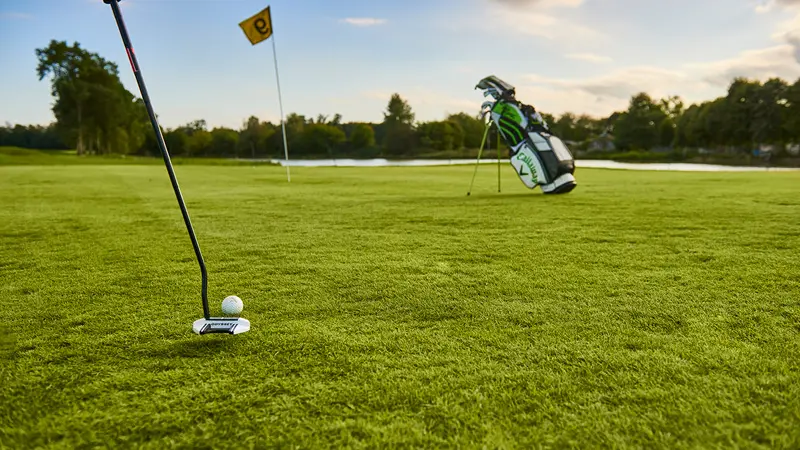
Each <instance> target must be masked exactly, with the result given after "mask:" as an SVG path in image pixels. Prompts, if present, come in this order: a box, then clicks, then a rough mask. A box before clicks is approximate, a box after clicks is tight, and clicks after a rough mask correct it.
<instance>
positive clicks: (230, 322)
mask: <svg viewBox="0 0 800 450" xmlns="http://www.w3.org/2000/svg"><path fill="white" fill-rule="evenodd" d="M192 331H194V332H195V333H196V334H212V333H223V334H240V333H246V332H248V331H250V321H249V320H247V319H243V318H241V317H212V318H210V319H205V318H203V319H197V320H195V321H194V323H193V324H192Z"/></svg>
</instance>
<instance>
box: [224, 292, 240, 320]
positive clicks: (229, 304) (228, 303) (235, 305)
mask: <svg viewBox="0 0 800 450" xmlns="http://www.w3.org/2000/svg"><path fill="white" fill-rule="evenodd" d="M242 308H244V303H242V299H240V298H239V297H237V296H235V295H229V296H227V297H225V300H223V301H222V312H223V314H227V315H229V316H235V315H237V314H239V313H241V312H242Z"/></svg>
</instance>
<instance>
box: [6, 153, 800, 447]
mask: <svg viewBox="0 0 800 450" xmlns="http://www.w3.org/2000/svg"><path fill="white" fill-rule="evenodd" d="M472 170H473V169H472V167H471V166H463V167H429V168H371V169H359V168H306V169H300V168H293V169H292V183H291V184H289V183H287V182H286V179H285V170H284V169H283V168H280V167H268V166H261V167H226V166H219V167H216V166H214V167H207V166H183V167H178V168H176V171H177V174H178V178H179V181H180V183H181V188H182V189H183V192H184V195H185V196H186V200H187V203H188V207H189V212H190V214H191V216H192V220H193V222H194V225H195V227H196V230H197V233H198V236H199V239H200V244H201V247H202V250H203V252H204V255H205V258H206V262H207V264H208V267H209V272H210V297H211V299H212V306H213V308H214V312H215V314H219V302H220V301H221V300H222V298H223V297H224V296H226V295H229V294H237V295H239V296H241V297H242V299H243V300H244V303H245V310H244V314H243V315H244V317H246V318H248V319H250V320H251V321H252V323H253V329H252V331H251V332H250V333H246V334H242V335H238V336H218V335H211V336H202V337H200V336H196V335H194V334H192V333H191V323H192V321H193V320H195V319H197V318H199V317H200V316H201V309H200V289H199V288H200V277H199V270H198V268H197V264H196V262H195V260H194V254H193V252H192V248H191V245H190V242H189V238H188V237H187V235H186V230H185V228H184V225H183V223H182V221H181V216H180V212H179V210H178V208H177V204H176V201H175V197H174V194H173V193H172V191H171V188H170V185H169V180H168V178H167V176H166V174H165V171H164V168H163V166H162V167H158V166H150V165H105V166H97V165H83V166H78V165H74V166H55V165H52V166H21V165H18V166H5V167H0V205H2V208H0V282H2V283H0V301H2V308H0V323H2V324H4V328H5V330H4V331H3V332H2V333H1V334H0V336H2V342H0V349H2V350H0V351H2V352H3V355H2V358H0V361H2V371H1V372H0V399H2V401H0V447H3V448H34V447H48V448H95V447H104V448H154V449H155V448H158V449H162V448H193V449H196V448H242V447H244V448H252V447H255V448H343V447H345V448H412V447H413V448H420V447H425V448H431V447H434V448H436V447H441V448H454V447H456V448H520V449H527V448H540V447H541V448H596V447H602V448H611V447H613V448H669V449H675V448H770V449H773V448H798V447H800V374H799V373H798V369H799V368H800V306H799V305H798V303H799V301H798V299H800V257H799V256H798V248H800V220H799V219H800V197H798V186H800V173H659V172H633V171H631V172H627V171H612V170H589V169H579V170H578V172H577V174H576V175H577V177H578V181H579V184H580V185H579V187H578V188H577V189H576V190H575V191H573V192H572V193H570V194H568V195H565V196H544V195H541V194H540V193H539V191H538V190H537V191H535V192H531V191H528V190H526V189H525V188H524V187H523V186H522V185H521V183H520V182H519V181H518V180H517V179H516V176H515V174H514V173H513V171H512V169H511V168H510V167H508V166H507V165H504V166H503V192H502V193H500V194H498V193H497V192H496V185H495V180H494V176H495V174H496V172H495V169H494V167H481V168H480V170H479V176H478V179H477V181H476V183H475V189H474V193H473V195H472V196H471V197H467V196H466V195H465V194H466V189H467V187H468V185H469V180H470V176H471V175H472Z"/></svg>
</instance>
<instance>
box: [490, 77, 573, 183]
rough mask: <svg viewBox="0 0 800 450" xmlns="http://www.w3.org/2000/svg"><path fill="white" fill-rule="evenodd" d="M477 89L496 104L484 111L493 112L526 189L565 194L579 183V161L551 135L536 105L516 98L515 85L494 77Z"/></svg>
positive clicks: (496, 124) (512, 162)
mask: <svg viewBox="0 0 800 450" xmlns="http://www.w3.org/2000/svg"><path fill="white" fill-rule="evenodd" d="M475 89H482V90H483V91H484V93H483V96H484V97H489V96H491V97H492V98H493V99H494V101H487V102H485V103H484V104H483V105H482V107H481V111H483V113H484V114H487V113H490V114H491V120H492V122H494V124H495V126H496V127H497V130H498V131H499V134H500V136H501V137H502V138H503V141H504V142H505V143H506V145H508V146H509V148H510V153H511V158H510V161H511V165H512V166H513V167H514V170H515V171H516V172H517V175H518V176H519V179H520V180H521V181H522V183H523V184H525V186H527V187H528V188H530V189H534V188H535V187H536V186H541V188H542V192H544V193H545V194H565V193H567V192H570V191H572V190H573V189H574V188H575V186H576V185H577V183H576V182H575V176H574V175H573V174H574V173H575V161H574V159H573V157H572V154H571V153H570V151H569V149H568V148H567V146H566V145H565V144H564V142H563V141H561V139H559V138H558V137H557V136H555V135H553V134H552V133H550V129H549V127H548V125H547V122H546V121H545V120H544V118H542V116H541V114H539V112H537V111H536V110H535V109H534V108H533V107H532V106H530V105H526V104H524V103H521V102H520V101H518V100H517V99H516V98H515V95H516V91H515V89H514V86H511V85H510V84H508V83H506V82H505V81H503V80H500V79H499V78H497V77H496V76H494V75H490V76H488V77H486V78H484V79H482V80H481V81H480V82H479V83H478V84H477V85H476V86H475Z"/></svg>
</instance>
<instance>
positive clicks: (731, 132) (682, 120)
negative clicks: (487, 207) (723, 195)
mask: <svg viewBox="0 0 800 450" xmlns="http://www.w3.org/2000/svg"><path fill="white" fill-rule="evenodd" d="M36 56H37V58H38V66H37V70H36V72H37V75H38V77H39V80H44V79H45V78H48V77H49V79H50V83H51V91H52V95H53V98H54V103H53V108H52V110H53V113H54V116H55V119H56V120H55V122H53V123H51V124H49V125H47V126H43V125H28V126H23V125H16V126H13V127H12V126H10V125H6V126H5V127H0V145H10V146H18V147H27V148H52V149H59V148H74V149H77V152H78V154H129V155H154V156H155V155H159V149H158V145H157V143H156V141H155V136H154V134H153V132H152V128H151V125H150V122H149V119H148V117H147V112H146V109H145V107H144V104H143V102H142V100H141V99H140V98H138V97H137V96H135V95H134V94H132V93H131V92H130V91H128V90H127V89H125V87H124V86H123V85H122V83H121V81H120V79H119V69H118V67H117V65H116V64H115V63H113V62H110V61H108V60H106V59H104V58H102V57H101V56H100V55H98V54H96V53H93V52H90V51H87V50H86V49H84V48H82V47H81V45H80V44H79V43H77V42H76V43H74V44H72V45H68V44H67V43H66V42H64V41H55V40H53V41H51V42H50V44H49V45H48V46H47V47H44V48H40V49H36ZM522 100H523V101H525V99H522ZM533 103H534V104H535V101H534V102H533ZM543 116H544V117H545V119H546V120H547V121H548V123H549V124H550V127H551V129H552V131H553V132H554V133H555V134H556V135H558V136H560V137H561V138H562V139H563V140H565V141H567V142H568V144H569V145H570V147H571V148H572V149H573V151H575V152H577V153H581V152H587V151H592V150H600V151H602V150H614V151H618V152H619V151H623V152H624V151H652V150H659V149H679V148H683V149H687V148H688V149H698V148H705V149H709V150H724V151H727V152H734V153H735V152H740V153H744V154H747V153H750V152H752V150H753V149H755V148H758V147H760V146H763V145H769V146H773V148H775V149H776V151H777V152H779V153H780V152H781V151H784V150H785V149H787V148H790V146H791V145H792V144H796V143H800V79H798V80H796V81H795V82H794V83H789V82H788V81H785V80H782V79H780V78H771V79H769V80H767V81H766V82H763V83H762V82H760V81H757V80H750V79H746V78H735V79H734V80H733V81H732V82H731V84H730V85H729V88H728V90H727V93H726V95H725V96H721V97H719V98H717V99H714V100H709V101H705V102H701V103H697V104H691V105H689V106H688V107H686V106H685V104H684V102H683V100H682V99H681V98H680V97H678V96H670V97H668V98H663V99H655V98H652V97H651V96H650V95H648V94H647V93H644V92H641V93H638V94H636V95H634V96H632V97H631V99H630V102H629V104H628V108H627V109H626V110H624V111H618V112H614V113H613V114H610V115H609V116H607V117H600V118H597V117H591V116H589V115H586V114H582V115H576V114H573V113H565V114H562V115H560V116H558V117H556V116H553V115H550V114H547V113H543ZM284 123H285V128H286V137H287V141H288V146H289V152H290V157H291V158H297V159H302V158H331V157H333V158H336V157H355V158H370V157H387V158H406V157H426V156H431V157H433V156H439V157H463V156H471V155H473V154H474V152H475V150H476V149H477V148H478V147H479V146H480V144H481V140H482V137H483V133H484V122H483V120H482V119H481V118H480V116H479V114H468V113H465V112H461V113H457V114H450V115H448V116H447V117H446V118H445V119H444V120H439V121H421V122H420V121H417V120H415V114H414V112H413V110H412V108H411V106H410V105H409V103H408V102H407V101H406V100H405V99H403V98H402V97H401V96H400V95H399V94H397V93H395V94H393V95H392V96H391V98H390V99H389V101H388V103H387V105H386V109H385V110H384V112H383V120H382V121H380V122H378V123H370V122H343V121H342V116H341V115H340V114H335V115H334V116H333V117H329V116H325V115H318V116H316V117H307V116H304V115H301V114H297V113H291V114H289V115H287V117H286V118H285V121H284ZM162 132H163V134H164V139H165V142H166V144H167V147H168V148H169V151H170V153H171V154H173V155H176V156H187V157H226V158H282V157H283V152H284V150H283V135H282V130H281V124H280V123H272V122H269V121H262V120H260V119H259V118H257V117H249V118H248V119H247V120H245V121H244V122H243V123H242V125H241V127H239V129H232V128H227V127H213V128H209V126H208V125H207V123H206V122H205V121H204V120H195V121H192V122H190V123H187V124H185V125H182V126H179V127H175V128H173V129H162ZM489 139H490V143H494V144H493V145H496V142H497V141H496V135H495V133H494V132H493V131H492V132H490V136H489Z"/></svg>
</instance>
